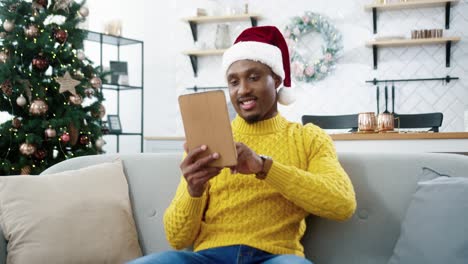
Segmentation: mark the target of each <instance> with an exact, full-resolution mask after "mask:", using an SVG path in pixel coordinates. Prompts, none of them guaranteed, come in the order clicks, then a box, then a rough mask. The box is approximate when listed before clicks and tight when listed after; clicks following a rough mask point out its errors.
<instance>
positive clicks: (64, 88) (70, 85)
mask: <svg viewBox="0 0 468 264" xmlns="http://www.w3.org/2000/svg"><path fill="white" fill-rule="evenodd" d="M55 81H56V82H58V83H59V84H60V89H59V93H64V92H70V93H71V94H73V95H76V89H75V87H76V86H77V85H78V84H80V81H77V80H75V79H73V78H72V77H71V76H70V73H69V72H66V73H65V74H64V75H63V77H57V78H55Z"/></svg>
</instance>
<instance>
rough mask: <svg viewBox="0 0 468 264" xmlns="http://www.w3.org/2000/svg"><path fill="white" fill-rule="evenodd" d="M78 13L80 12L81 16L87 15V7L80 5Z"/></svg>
mask: <svg viewBox="0 0 468 264" xmlns="http://www.w3.org/2000/svg"><path fill="white" fill-rule="evenodd" d="M78 13H80V15H81V16H82V17H87V16H88V15H89V9H88V8H87V7H86V6H82V7H81V8H80V10H78Z"/></svg>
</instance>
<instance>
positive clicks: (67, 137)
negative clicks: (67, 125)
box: [60, 132, 70, 143]
mask: <svg viewBox="0 0 468 264" xmlns="http://www.w3.org/2000/svg"><path fill="white" fill-rule="evenodd" d="M60 140H61V141H63V142H65V143H68V141H70V134H68V133H67V132H65V133H63V134H62V135H61V136H60Z"/></svg>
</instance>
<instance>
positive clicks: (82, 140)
mask: <svg viewBox="0 0 468 264" xmlns="http://www.w3.org/2000/svg"><path fill="white" fill-rule="evenodd" d="M80 144H81V145H88V144H89V137H88V135H80Z"/></svg>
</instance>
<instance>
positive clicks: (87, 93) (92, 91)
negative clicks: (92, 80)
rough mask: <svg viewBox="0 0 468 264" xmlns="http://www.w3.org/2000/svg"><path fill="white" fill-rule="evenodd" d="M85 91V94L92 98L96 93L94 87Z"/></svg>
mask: <svg viewBox="0 0 468 264" xmlns="http://www.w3.org/2000/svg"><path fill="white" fill-rule="evenodd" d="M84 92H85V94H86V96H87V97H88V98H91V97H93V95H94V89H93V88H86V90H85V91H84Z"/></svg>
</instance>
